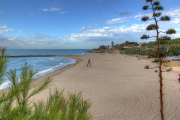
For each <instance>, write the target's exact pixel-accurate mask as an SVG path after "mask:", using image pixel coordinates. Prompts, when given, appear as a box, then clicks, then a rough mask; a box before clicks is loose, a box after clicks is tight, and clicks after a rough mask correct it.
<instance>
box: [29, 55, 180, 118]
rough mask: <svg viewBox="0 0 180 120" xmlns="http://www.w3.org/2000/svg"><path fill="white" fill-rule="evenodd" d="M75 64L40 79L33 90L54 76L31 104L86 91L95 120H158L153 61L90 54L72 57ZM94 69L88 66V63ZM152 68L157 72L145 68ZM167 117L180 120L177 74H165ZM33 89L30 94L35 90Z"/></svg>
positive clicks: (157, 88)
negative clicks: (53, 95)
mask: <svg viewBox="0 0 180 120" xmlns="http://www.w3.org/2000/svg"><path fill="white" fill-rule="evenodd" d="M71 58H72V59H76V60H77V61H76V63H74V64H71V65H69V66H66V67H64V68H63V70H62V69H60V70H59V69H58V70H56V71H54V72H52V73H53V74H52V73H49V74H46V75H45V76H41V77H39V78H38V79H37V80H36V81H34V83H33V84H32V88H34V87H37V86H39V85H41V84H42V83H43V81H44V80H45V78H46V77H47V76H50V75H51V77H53V82H52V83H51V85H50V86H49V87H48V89H45V90H43V91H42V92H40V93H38V94H36V95H34V96H33V97H31V98H30V99H29V102H31V101H34V102H37V101H41V102H45V101H46V100H47V98H48V97H49V92H53V91H54V90H55V89H57V90H58V91H62V90H64V92H63V95H64V96H65V98H66V97H67V95H68V93H69V92H70V93H77V92H80V91H83V92H82V93H83V94H82V97H83V99H91V100H90V101H91V102H92V106H91V107H90V109H89V111H88V112H90V113H91V114H92V116H93V119H94V120H100V119H102V120H107V119H108V120H111V119H113V120H120V119H126V120H144V119H146V120H159V119H160V112H159V109H160V108H159V81H158V80H159V76H158V73H156V72H154V70H156V69H158V68H155V67H156V66H157V64H156V63H152V62H151V61H150V60H146V59H141V60H138V59H137V58H136V57H132V56H126V55H122V54H108V53H107V54H106V53H105V54H88V55H84V56H72V57H71ZM89 58H90V60H91V67H87V62H88V60H89ZM146 64H148V65H150V66H151V67H153V68H155V69H154V70H151V69H149V70H147V69H144V65H146ZM162 74H163V94H164V98H163V101H164V104H165V106H166V107H164V112H165V114H164V117H165V118H166V119H175V120H179V119H180V114H179V113H178V112H179V110H180V91H179V89H180V84H179V83H178V80H177V75H178V74H177V72H174V71H170V72H163V73H162ZM32 88H31V90H30V91H32V90H33V89H32Z"/></svg>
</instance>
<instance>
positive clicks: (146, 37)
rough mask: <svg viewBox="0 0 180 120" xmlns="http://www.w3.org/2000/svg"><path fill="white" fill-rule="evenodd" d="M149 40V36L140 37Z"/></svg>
mask: <svg viewBox="0 0 180 120" xmlns="http://www.w3.org/2000/svg"><path fill="white" fill-rule="evenodd" d="M148 38H149V35H148V36H147V35H145V34H144V35H143V36H141V39H148Z"/></svg>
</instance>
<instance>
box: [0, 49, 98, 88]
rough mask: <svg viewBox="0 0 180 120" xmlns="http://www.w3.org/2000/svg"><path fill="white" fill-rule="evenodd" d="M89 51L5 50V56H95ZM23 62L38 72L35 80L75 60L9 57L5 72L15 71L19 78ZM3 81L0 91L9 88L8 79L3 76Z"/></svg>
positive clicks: (65, 58)
mask: <svg viewBox="0 0 180 120" xmlns="http://www.w3.org/2000/svg"><path fill="white" fill-rule="evenodd" d="M89 50H91V49H7V50H6V54H9V55H10V56H27V55H83V54H95V53H89V52H86V51H89ZM25 62H27V66H31V67H32V68H33V69H34V70H35V69H37V70H38V72H37V74H36V75H35V76H34V78H37V77H39V76H43V75H45V74H47V73H50V72H53V71H55V70H57V69H61V68H63V67H65V66H67V65H70V64H73V63H75V62H76V60H75V59H71V58H67V57H10V58H9V63H8V68H7V71H6V72H10V70H14V69H16V76H17V77H18V78H20V74H21V70H22V66H24V65H25ZM4 80H5V82H4V83H3V84H2V85H1V86H0V89H4V88H7V87H9V83H10V81H9V79H8V77H7V76H5V77H4Z"/></svg>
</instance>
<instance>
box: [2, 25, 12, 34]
mask: <svg viewBox="0 0 180 120" xmlns="http://www.w3.org/2000/svg"><path fill="white" fill-rule="evenodd" d="M9 31H13V29H9V28H8V26H7V25H4V26H3V27H0V33H4V32H9Z"/></svg>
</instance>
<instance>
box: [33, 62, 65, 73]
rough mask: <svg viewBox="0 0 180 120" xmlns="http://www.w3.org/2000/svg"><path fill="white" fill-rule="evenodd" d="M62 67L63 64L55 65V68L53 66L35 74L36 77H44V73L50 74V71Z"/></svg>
mask: <svg viewBox="0 0 180 120" xmlns="http://www.w3.org/2000/svg"><path fill="white" fill-rule="evenodd" d="M62 65H63V63H59V65H56V66H54V67H51V68H48V69H46V70H41V71H39V72H38V73H37V74H36V76H39V75H44V74H45V73H48V72H50V71H54V70H56V69H57V68H60V66H62Z"/></svg>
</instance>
